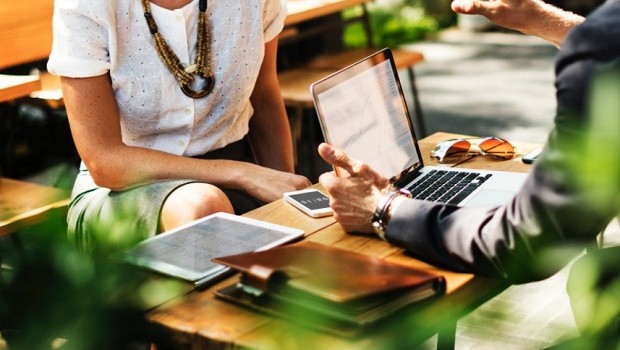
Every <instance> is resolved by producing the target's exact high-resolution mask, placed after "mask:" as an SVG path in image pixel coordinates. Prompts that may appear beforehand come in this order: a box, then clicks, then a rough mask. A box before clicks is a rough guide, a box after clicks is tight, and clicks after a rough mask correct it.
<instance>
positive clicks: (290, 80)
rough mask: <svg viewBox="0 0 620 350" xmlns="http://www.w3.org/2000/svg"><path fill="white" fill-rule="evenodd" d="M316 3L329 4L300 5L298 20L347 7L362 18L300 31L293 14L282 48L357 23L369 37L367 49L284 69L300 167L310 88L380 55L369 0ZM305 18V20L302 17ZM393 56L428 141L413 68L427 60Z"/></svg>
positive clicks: (411, 54) (410, 54)
mask: <svg viewBox="0 0 620 350" xmlns="http://www.w3.org/2000/svg"><path fill="white" fill-rule="evenodd" d="M314 2H316V3H317V4H319V5H320V4H321V3H325V4H323V5H320V6H319V5H317V8H316V9H313V10H311V9H309V7H310V6H311V4H312V2H311V1H310V2H308V4H306V3H305V2H304V3H301V4H299V5H296V6H301V7H303V8H304V10H303V11H301V10H300V12H301V14H300V15H299V16H298V17H302V18H303V19H304V20H309V19H311V18H314V17H311V16H310V14H315V16H318V15H329V14H332V13H334V11H338V12H339V11H341V10H343V9H345V8H346V7H345V5H346V6H349V7H351V6H360V7H361V9H362V11H361V14H360V15H357V16H353V17H352V18H348V19H340V20H337V21H330V22H329V23H325V24H323V25H320V26H313V27H311V28H301V27H298V25H299V22H301V21H302V19H301V18H297V17H295V16H294V15H295V14H293V15H291V14H289V19H287V26H286V27H285V28H284V30H283V32H282V33H281V35H280V45H281V46H282V45H287V44H288V43H293V42H296V41H299V40H306V39H308V38H319V36H320V35H322V34H324V33H330V34H331V33H339V32H340V31H341V30H342V29H344V28H345V27H346V26H348V25H350V24H353V23H361V24H362V26H363V28H364V32H365V36H366V44H367V46H366V47H365V48H360V49H344V50H335V51H330V52H327V53H323V54H320V55H318V56H316V57H314V58H313V59H311V60H310V61H309V62H306V63H303V64H301V65H296V66H291V67H290V68H288V69H283V70H281V71H280V72H278V80H279V83H280V89H281V92H282V98H283V99H284V104H285V105H286V107H287V109H288V110H289V111H291V114H290V115H289V119H290V123H291V132H292V135H293V144H294V148H295V156H296V158H295V163H296V165H297V162H298V155H297V152H298V151H297V150H298V148H299V147H298V144H299V143H300V142H301V140H302V138H303V136H302V124H303V115H304V112H305V111H310V112H313V111H314V101H313V98H312V94H311V93H310V85H311V84H312V83H314V82H316V81H317V80H320V79H321V78H323V77H325V76H327V75H329V74H331V73H333V72H335V71H338V70H340V69H342V68H344V67H346V66H348V65H350V64H351V63H354V62H356V61H358V60H360V59H362V58H364V57H366V56H369V55H370V54H372V53H374V52H376V51H378V49H377V48H375V46H374V42H373V39H372V38H373V34H372V29H371V27H370V21H369V17H368V11H367V9H366V4H367V3H368V2H370V1H369V0H357V1H331V2H330V1H328V2H325V1H324V2H320V1H318V0H314ZM345 3H346V4H345ZM306 7H308V8H306ZM289 11H290V9H289ZM336 13H337V12H336ZM302 14H303V16H301V15H302ZM392 53H393V55H394V61H395V64H396V68H397V69H399V70H401V69H402V70H407V74H408V78H409V85H410V92H411V98H412V100H411V101H412V104H413V110H414V111H413V112H414V113H413V114H412V119H413V120H412V122H413V123H414V125H417V127H418V130H419V133H420V135H418V136H420V137H424V136H426V134H427V130H426V123H425V121H424V116H423V113H422V107H421V104H420V101H419V98H418V91H417V87H416V84H415V74H414V70H413V67H414V66H415V65H416V64H418V63H420V62H422V61H423V60H424V56H423V55H422V53H420V52H416V51H411V50H405V49H399V48H395V49H392ZM310 136H312V135H310ZM307 158H308V159H312V156H311V155H308V157H307ZM310 167H311V169H312V170H311V172H312V173H314V168H315V167H316V166H315V165H314V164H311V166H310ZM311 175H316V174H311Z"/></svg>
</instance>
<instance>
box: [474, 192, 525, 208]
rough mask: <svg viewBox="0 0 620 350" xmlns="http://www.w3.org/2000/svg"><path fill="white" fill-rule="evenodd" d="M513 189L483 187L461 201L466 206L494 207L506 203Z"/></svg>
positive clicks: (510, 197) (512, 194)
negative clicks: (464, 200)
mask: <svg viewBox="0 0 620 350" xmlns="http://www.w3.org/2000/svg"><path fill="white" fill-rule="evenodd" d="M515 193H516V192H515V191H507V190H493V189H483V190H480V192H478V193H476V194H475V195H474V196H473V197H472V198H470V199H468V200H467V201H466V202H464V203H463V206H466V207H494V206H497V205H501V204H504V203H507V202H508V201H510V200H511V199H512V197H514V195H515Z"/></svg>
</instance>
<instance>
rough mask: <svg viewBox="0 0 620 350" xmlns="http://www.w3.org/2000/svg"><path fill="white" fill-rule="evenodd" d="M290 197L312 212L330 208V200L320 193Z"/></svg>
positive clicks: (299, 194) (307, 193)
mask: <svg viewBox="0 0 620 350" xmlns="http://www.w3.org/2000/svg"><path fill="white" fill-rule="evenodd" d="M290 197H291V198H292V199H294V200H296V201H297V202H299V203H301V204H302V205H303V206H305V207H306V208H308V209H311V210H317V209H325V208H329V198H327V196H326V195H324V194H323V193H321V192H319V191H310V192H304V193H297V194H292V195H290Z"/></svg>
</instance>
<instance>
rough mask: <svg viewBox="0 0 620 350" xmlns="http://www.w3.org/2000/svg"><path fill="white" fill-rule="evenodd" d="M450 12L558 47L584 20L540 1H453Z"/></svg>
mask: <svg viewBox="0 0 620 350" xmlns="http://www.w3.org/2000/svg"><path fill="white" fill-rule="evenodd" d="M452 10H453V11H454V12H457V13H462V14H467V15H482V16H484V17H486V18H488V19H489V20H490V21H491V22H493V23H495V24H497V25H499V26H502V27H505V28H509V29H514V30H518V31H520V32H523V33H525V34H531V35H536V36H538V37H541V38H543V39H545V40H547V41H550V42H551V43H553V44H555V45H556V46H558V47H559V46H561V45H562V42H563V41H564V37H566V34H567V33H568V32H569V31H570V30H571V29H572V28H573V27H574V26H576V25H578V24H580V23H581V22H583V21H584V18H583V17H581V16H578V15H576V14H574V13H572V12H568V11H564V10H561V9H559V8H557V7H555V6H553V5H550V4H547V3H545V2H543V1H541V0H488V1H484V0H454V1H453V2H452Z"/></svg>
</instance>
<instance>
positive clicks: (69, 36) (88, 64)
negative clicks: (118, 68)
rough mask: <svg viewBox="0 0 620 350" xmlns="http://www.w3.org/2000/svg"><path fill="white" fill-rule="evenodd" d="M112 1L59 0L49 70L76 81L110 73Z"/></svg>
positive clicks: (56, 7)
mask: <svg viewBox="0 0 620 350" xmlns="http://www.w3.org/2000/svg"><path fill="white" fill-rule="evenodd" d="M106 4H107V5H109V3H108V1H100V0H55V1H54V19H53V33H54V34H53V35H54V40H53V44H52V52H51V54H50V58H49V61H48V66H47V68H48V70H49V71H50V72H51V73H52V74H56V75H62V76H66V77H73V78H83V77H92V76H98V75H102V74H105V73H107V72H108V71H109V70H110V58H109V55H108V52H109V50H108V30H107V28H109V27H110V25H111V23H110V22H109V20H107V19H108V18H109V16H108V10H107V8H108V7H109V6H106Z"/></svg>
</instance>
